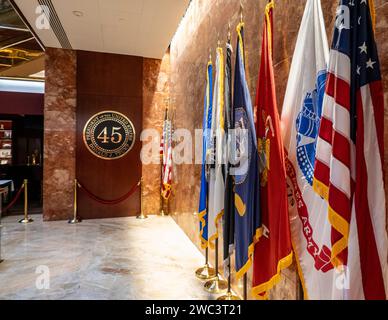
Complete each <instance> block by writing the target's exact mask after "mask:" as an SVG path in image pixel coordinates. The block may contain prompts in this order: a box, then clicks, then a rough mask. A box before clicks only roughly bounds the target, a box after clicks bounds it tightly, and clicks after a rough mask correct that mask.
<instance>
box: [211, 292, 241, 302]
mask: <svg viewBox="0 0 388 320" xmlns="http://www.w3.org/2000/svg"><path fill="white" fill-rule="evenodd" d="M217 300H218V301H236V300H241V299H240V298H239V297H238V296H235V295H234V294H233V293H232V292H228V293H227V294H226V295H224V296H222V297H219V298H218V299H217Z"/></svg>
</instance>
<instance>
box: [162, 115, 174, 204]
mask: <svg viewBox="0 0 388 320" xmlns="http://www.w3.org/2000/svg"><path fill="white" fill-rule="evenodd" d="M160 158H161V162H162V172H161V175H162V184H161V195H162V197H163V198H164V199H165V200H168V199H169V198H170V196H171V184H172V123H171V120H169V119H168V110H167V109H166V112H165V117H164V124H163V134H162V139H161V144H160Z"/></svg>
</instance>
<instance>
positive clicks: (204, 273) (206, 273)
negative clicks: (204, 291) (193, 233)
mask: <svg viewBox="0 0 388 320" xmlns="http://www.w3.org/2000/svg"><path fill="white" fill-rule="evenodd" d="M195 276H196V277H197V278H198V279H200V280H210V279H213V278H214V277H215V276H216V272H215V270H214V269H213V268H211V267H210V265H209V248H206V250H205V265H204V266H203V267H201V268H199V269H197V270H196V271H195Z"/></svg>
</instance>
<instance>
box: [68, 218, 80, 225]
mask: <svg viewBox="0 0 388 320" xmlns="http://www.w3.org/2000/svg"><path fill="white" fill-rule="evenodd" d="M81 222H82V220H81V219H78V218H74V219H71V220H69V222H68V223H69V224H78V223H81Z"/></svg>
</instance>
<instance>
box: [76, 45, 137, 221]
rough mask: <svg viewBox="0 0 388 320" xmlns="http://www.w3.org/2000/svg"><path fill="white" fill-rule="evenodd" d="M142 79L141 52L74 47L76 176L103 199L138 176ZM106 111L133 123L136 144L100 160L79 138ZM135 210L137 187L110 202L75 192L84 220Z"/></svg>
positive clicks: (116, 194) (131, 213) (119, 192)
mask: <svg viewBox="0 0 388 320" xmlns="http://www.w3.org/2000/svg"><path fill="white" fill-rule="evenodd" d="M142 83H143V58H141V57H134V56H126V55H117V54H109V53H97V52H88V51H77V149H76V150H77V151H76V163H77V170H76V172H77V179H78V180H79V182H80V183H81V184H82V185H83V186H85V188H86V189H88V190H89V191H90V192H92V193H93V194H95V195H97V196H98V197H100V198H102V199H107V200H114V199H118V198H120V197H122V196H123V195H125V194H127V193H128V191H129V190H131V188H132V187H133V186H135V185H136V184H137V183H138V182H139V181H140V178H141V171H142V165H141V162H140V158H139V154H140V150H141V146H142V145H141V142H140V133H141V131H142V129H143V114H142V108H143V85H142ZM107 110H113V111H116V112H120V113H122V114H124V115H125V116H127V117H128V118H129V119H130V120H131V121H132V123H133V125H134V127H135V134H136V140H135V145H134V146H133V148H132V149H131V150H130V151H129V152H128V154H126V155H125V156H124V157H122V158H120V159H114V160H105V159H100V158H98V157H96V156H95V155H94V154H92V153H91V152H89V150H88V149H87V148H86V146H85V144H84V142H83V129H84V127H85V124H86V123H87V121H88V120H89V119H90V118H91V117H93V116H94V115H95V114H97V113H99V112H102V111H107ZM139 213H140V190H139V189H137V190H136V192H135V193H134V194H133V195H132V196H131V197H130V198H128V199H127V200H125V201H123V202H121V203H119V204H115V205H101V204H100V203H97V202H96V201H94V200H91V199H90V198H89V197H88V196H87V195H86V194H85V193H84V192H79V197H78V214H79V215H80V217H82V218H83V219H96V218H115V217H128V216H136V215H138V214H139Z"/></svg>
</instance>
